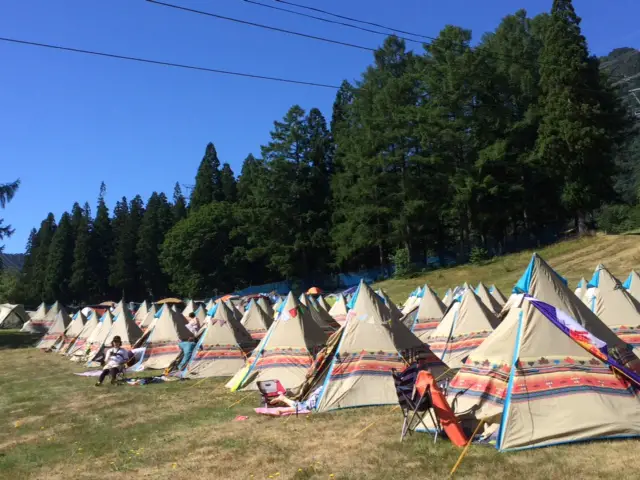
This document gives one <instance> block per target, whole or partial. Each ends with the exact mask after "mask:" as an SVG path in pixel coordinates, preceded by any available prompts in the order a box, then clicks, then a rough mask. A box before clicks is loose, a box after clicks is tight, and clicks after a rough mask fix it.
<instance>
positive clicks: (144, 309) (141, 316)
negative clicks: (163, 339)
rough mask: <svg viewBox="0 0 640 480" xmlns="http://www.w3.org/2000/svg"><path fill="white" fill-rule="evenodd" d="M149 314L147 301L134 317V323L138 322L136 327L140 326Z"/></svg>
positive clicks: (141, 305)
mask: <svg viewBox="0 0 640 480" xmlns="http://www.w3.org/2000/svg"><path fill="white" fill-rule="evenodd" d="M147 313H149V303H148V302H147V301H146V300H145V301H143V302H142V303H141V304H140V306H139V307H138V310H137V311H136V314H135V315H134V317H133V321H134V322H136V325H138V326H140V325H141V324H142V322H143V321H144V319H145V317H146V316H147Z"/></svg>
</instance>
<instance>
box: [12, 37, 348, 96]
mask: <svg viewBox="0 0 640 480" xmlns="http://www.w3.org/2000/svg"><path fill="white" fill-rule="evenodd" d="M0 41H2V42H8V43H14V44H21V45H30V46H33V47H41V48H50V49H53V50H63V51H66V52H74V53H82V54H85V55H94V56H98V57H107V58H115V59H118V60H129V61H132V62H140V63H147V64H152V65H162V66H165V67H175V68H183V69H188V70H198V71H201V72H209V73H219V74H222V75H233V76H236V77H246V78H254V79H257V80H270V81H273V82H283V83H293V84H296V85H307V86H309V87H321V88H331V89H334V90H337V89H339V88H340V87H339V86H336V85H328V84H324V83H316V82H305V81H303V80H292V79H288V78H280V77H269V76H266V75H256V74H252V73H243V72H232V71H230V70H220V69H216V68H208V67H200V66H196V65H186V64H181V63H172V62H165V61H162V60H151V59H149V58H141V57H131V56H127V55H117V54H115V53H106V52H96V51H92V50H84V49H81V48H75V47H64V46H62V45H51V44H47V43H39V42H31V41H28V40H19V39H16V38H6V37H0Z"/></svg>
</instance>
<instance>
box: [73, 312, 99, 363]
mask: <svg viewBox="0 0 640 480" xmlns="http://www.w3.org/2000/svg"><path fill="white" fill-rule="evenodd" d="M98 323H99V319H98V314H96V313H95V312H93V311H92V312H91V313H90V314H89V317H87V320H86V322H85V324H84V327H82V331H81V332H80V334H79V335H78V337H77V338H76V340H75V341H74V342H73V343H72V344H71V345H70V346H69V348H68V349H67V352H66V355H67V356H68V357H72V359H74V360H79V359H80V358H82V357H84V356H85V353H86V349H87V347H88V346H89V345H88V343H87V340H88V339H89V337H90V336H91V334H92V333H93V331H94V330H95V329H96V327H97V326H98Z"/></svg>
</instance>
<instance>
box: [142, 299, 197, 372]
mask: <svg viewBox="0 0 640 480" xmlns="http://www.w3.org/2000/svg"><path fill="white" fill-rule="evenodd" d="M156 317H157V318H155V319H154V321H153V322H152V323H151V325H150V327H149V329H150V333H149V336H148V337H147V340H146V342H145V345H144V346H145V352H144V355H143V358H142V359H141V361H140V368H141V369H146V368H148V369H152V370H153V369H155V370H162V369H164V368H167V367H169V366H170V365H171V364H172V363H173V362H174V361H175V360H176V359H177V358H178V356H179V355H180V353H181V350H180V347H179V346H178V344H179V343H180V342H181V341H183V340H187V339H188V338H190V337H192V336H193V334H192V333H191V332H190V331H189V330H188V329H187V326H186V323H185V321H184V317H183V316H182V314H181V313H177V312H174V311H173V310H172V309H171V308H169V306H168V305H163V306H162V307H161V308H160V311H158V313H156Z"/></svg>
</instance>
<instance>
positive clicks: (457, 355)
mask: <svg viewBox="0 0 640 480" xmlns="http://www.w3.org/2000/svg"><path fill="white" fill-rule="evenodd" d="M499 323H500V322H499V320H498V318H497V317H496V316H495V315H494V314H493V312H491V311H490V310H489V309H488V308H487V306H486V305H485V304H484V303H482V301H481V300H480V297H478V295H476V294H475V292H474V291H473V290H471V289H468V290H467V291H466V292H465V293H464V294H463V295H462V298H461V299H460V300H459V301H456V302H454V303H453V304H452V305H451V307H449V309H448V310H447V313H446V315H445V316H444V318H443V319H442V321H441V322H440V323H439V324H438V326H437V327H436V328H435V329H434V330H433V331H432V332H431V335H430V336H429V337H428V338H426V339H425V338H423V341H424V342H425V343H427V344H428V345H429V348H431V351H432V352H433V353H435V354H436V355H437V356H438V358H440V359H441V360H442V361H443V362H444V363H445V364H446V365H447V367H449V368H451V369H457V368H460V367H461V366H462V363H463V362H464V360H465V359H466V358H467V357H468V356H469V354H471V352H473V351H474V350H475V349H476V348H478V346H480V345H481V344H482V342H484V340H485V339H486V338H487V337H488V336H489V335H490V334H491V332H493V330H494V329H495V328H496V327H497V326H498V324H499Z"/></svg>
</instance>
